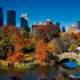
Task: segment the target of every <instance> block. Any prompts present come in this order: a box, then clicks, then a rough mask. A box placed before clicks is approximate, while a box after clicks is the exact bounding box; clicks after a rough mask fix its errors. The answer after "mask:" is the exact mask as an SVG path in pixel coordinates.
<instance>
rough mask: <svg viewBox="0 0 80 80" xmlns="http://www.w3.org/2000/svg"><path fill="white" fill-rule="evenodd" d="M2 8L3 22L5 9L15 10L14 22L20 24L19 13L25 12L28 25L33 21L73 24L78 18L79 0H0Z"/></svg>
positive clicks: (79, 17) (5, 20)
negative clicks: (47, 20) (27, 17)
mask: <svg viewBox="0 0 80 80" xmlns="http://www.w3.org/2000/svg"><path fill="white" fill-rule="evenodd" d="M0 6H1V7H3V10H4V24H6V22H7V19H6V17H7V10H15V11H16V24H17V26H20V15H21V13H24V12H27V13H28V16H29V26H30V27H31V25H32V24H33V23H34V22H41V21H45V20H46V19H52V21H53V22H54V23H55V22H60V23H61V26H67V25H70V24H75V23H76V21H77V20H80V0H0Z"/></svg>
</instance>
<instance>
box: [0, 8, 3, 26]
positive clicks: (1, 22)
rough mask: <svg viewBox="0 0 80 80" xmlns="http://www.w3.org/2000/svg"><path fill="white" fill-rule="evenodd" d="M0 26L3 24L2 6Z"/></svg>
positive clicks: (0, 9) (1, 9)
mask: <svg viewBox="0 0 80 80" xmlns="http://www.w3.org/2000/svg"><path fill="white" fill-rule="evenodd" d="M0 26H3V8H2V7H0Z"/></svg>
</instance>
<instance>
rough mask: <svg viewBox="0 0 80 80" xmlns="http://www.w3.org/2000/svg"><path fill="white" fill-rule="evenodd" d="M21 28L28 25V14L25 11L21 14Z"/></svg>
mask: <svg viewBox="0 0 80 80" xmlns="http://www.w3.org/2000/svg"><path fill="white" fill-rule="evenodd" d="M20 20H21V22H20V23H21V28H27V27H28V15H27V13H23V14H21V19H20Z"/></svg>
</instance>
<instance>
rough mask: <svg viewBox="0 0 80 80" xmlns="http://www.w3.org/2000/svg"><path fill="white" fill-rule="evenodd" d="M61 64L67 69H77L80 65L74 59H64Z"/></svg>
mask: <svg viewBox="0 0 80 80" xmlns="http://www.w3.org/2000/svg"><path fill="white" fill-rule="evenodd" d="M60 64H61V66H62V67H63V68H66V69H75V68H77V67H78V63H77V61H76V60H74V59H63V60H61V61H60Z"/></svg>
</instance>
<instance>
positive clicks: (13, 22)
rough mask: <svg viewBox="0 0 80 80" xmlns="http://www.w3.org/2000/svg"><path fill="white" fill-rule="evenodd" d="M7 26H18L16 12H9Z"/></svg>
mask: <svg viewBox="0 0 80 80" xmlns="http://www.w3.org/2000/svg"><path fill="white" fill-rule="evenodd" d="M7 25H13V26H15V25H16V12H15V11H14V10H9V11H7Z"/></svg>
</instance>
